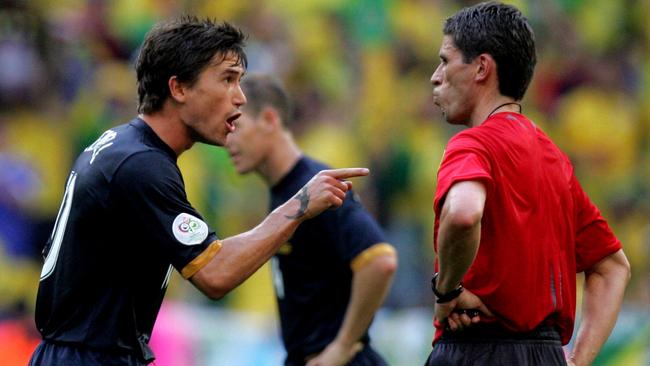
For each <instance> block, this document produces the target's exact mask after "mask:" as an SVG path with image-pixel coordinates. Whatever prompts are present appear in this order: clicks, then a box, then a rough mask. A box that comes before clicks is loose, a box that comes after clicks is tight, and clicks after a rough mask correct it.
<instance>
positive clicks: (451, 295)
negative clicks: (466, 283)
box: [431, 272, 463, 304]
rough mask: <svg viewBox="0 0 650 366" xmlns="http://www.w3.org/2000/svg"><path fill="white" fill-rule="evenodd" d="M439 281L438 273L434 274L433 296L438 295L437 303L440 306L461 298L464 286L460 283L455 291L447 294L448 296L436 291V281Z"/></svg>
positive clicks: (432, 283)
mask: <svg viewBox="0 0 650 366" xmlns="http://www.w3.org/2000/svg"><path fill="white" fill-rule="evenodd" d="M437 279H438V272H436V273H434V275H433V277H432V278H431V291H433V294H434V295H436V303H438V304H444V303H446V302H450V301H451V300H453V299H455V298H457V297H458V296H460V293H461V292H463V284H462V283H460V284H458V287H456V288H455V289H453V290H451V291H449V292H447V293H446V294H441V293H440V292H438V290H436V280H437Z"/></svg>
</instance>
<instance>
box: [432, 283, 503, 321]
mask: <svg viewBox="0 0 650 366" xmlns="http://www.w3.org/2000/svg"><path fill="white" fill-rule="evenodd" d="M468 310H474V311H468ZM486 316H487V317H491V316H493V314H492V312H491V311H490V309H488V308H487V306H485V304H483V301H481V299H480V298H479V297H478V296H476V295H474V294H473V293H472V292H471V291H469V290H468V289H464V290H463V292H461V293H460V295H459V296H458V297H457V298H455V299H453V300H451V301H449V302H446V303H442V304H436V320H438V322H440V323H445V322H446V323H447V327H448V329H449V330H451V331H452V332H455V331H459V330H463V329H465V328H467V327H470V326H472V325H473V324H476V323H478V322H480V321H481V317H486Z"/></svg>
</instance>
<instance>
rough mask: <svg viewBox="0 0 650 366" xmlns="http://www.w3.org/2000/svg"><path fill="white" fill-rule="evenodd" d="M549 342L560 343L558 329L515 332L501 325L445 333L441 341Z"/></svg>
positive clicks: (552, 327) (481, 325) (549, 327)
mask: <svg viewBox="0 0 650 366" xmlns="http://www.w3.org/2000/svg"><path fill="white" fill-rule="evenodd" d="M494 340H499V341H513V342H525V341H549V342H560V343H561V338H560V333H559V331H558V330H557V328H556V327H554V326H550V325H540V326H538V327H537V328H535V329H533V330H532V331H529V332H514V331H511V330H509V329H507V328H505V327H504V326H502V325H501V324H498V323H492V324H480V323H479V324H475V325H472V326H470V327H468V328H466V329H463V330H461V331H456V332H452V331H445V332H444V333H443V334H442V337H441V338H440V341H489V342H492V341H494Z"/></svg>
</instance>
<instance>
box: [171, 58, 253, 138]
mask: <svg viewBox="0 0 650 366" xmlns="http://www.w3.org/2000/svg"><path fill="white" fill-rule="evenodd" d="M237 61H238V60H237V56H236V55H234V54H228V55H226V57H224V58H223V59H222V57H220V55H217V56H215V58H214V60H213V61H212V63H211V64H210V65H208V67H206V68H205V70H203V71H202V72H201V74H199V78H198V80H197V81H196V83H195V84H194V85H192V86H189V87H187V88H186V89H185V93H186V95H185V100H184V103H183V104H182V106H181V107H180V109H179V111H180V114H181V119H182V120H183V122H184V123H185V125H186V126H187V128H188V130H189V133H190V135H191V136H192V139H193V140H194V141H198V142H204V143H207V144H211V145H218V146H223V145H224V144H225V143H226V136H227V135H228V133H230V132H232V131H233V129H234V122H235V120H236V119H237V118H239V116H240V115H241V112H240V111H239V108H240V107H241V106H242V105H244V104H245V103H246V97H245V96H244V93H243V92H242V90H241V87H240V85H239V82H240V80H241V77H242V75H243V74H244V67H243V66H242V65H241V64H240V63H238V62H237Z"/></svg>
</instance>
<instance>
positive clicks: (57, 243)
mask: <svg viewBox="0 0 650 366" xmlns="http://www.w3.org/2000/svg"><path fill="white" fill-rule="evenodd" d="M76 181H77V173H76V172H74V171H72V172H71V173H70V177H69V178H68V182H67V183H66V185H65V193H64V195H63V202H62V203H61V208H59V214H58V215H57V216H56V222H55V223H54V230H53V231H52V235H51V236H50V239H51V245H50V251H49V252H48V253H47V256H46V257H45V263H44V264H43V270H42V271H41V281H43V280H44V279H46V278H47V277H48V276H49V275H51V274H52V272H54V267H55V266H56V260H57V258H58V257H59V250H60V249H61V242H63V234H64V233H65V227H66V225H67V224H68V217H69V216H70V208H71V207H72V196H73V195H74V185H75V182H76Z"/></svg>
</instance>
